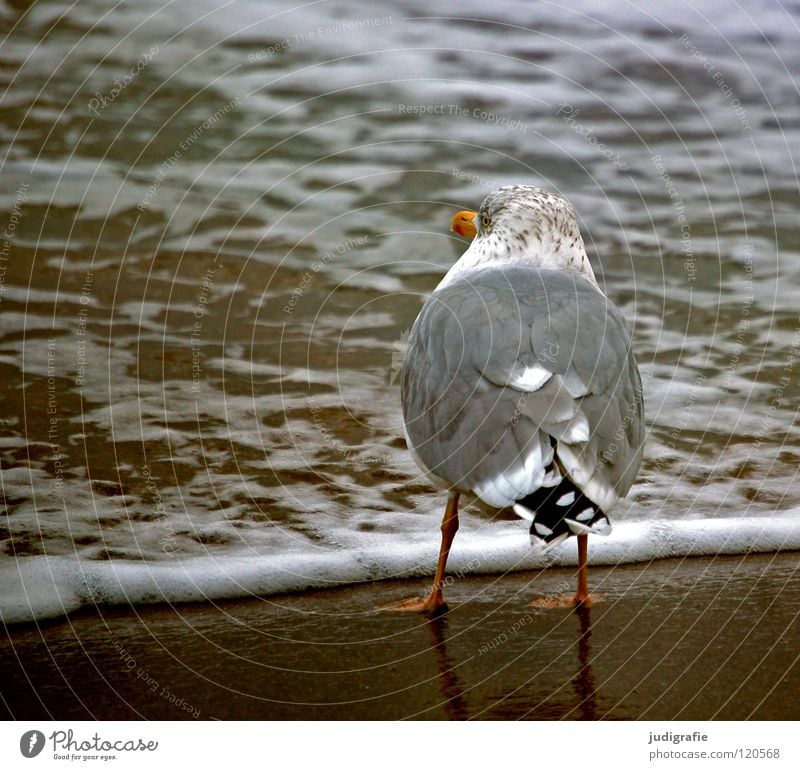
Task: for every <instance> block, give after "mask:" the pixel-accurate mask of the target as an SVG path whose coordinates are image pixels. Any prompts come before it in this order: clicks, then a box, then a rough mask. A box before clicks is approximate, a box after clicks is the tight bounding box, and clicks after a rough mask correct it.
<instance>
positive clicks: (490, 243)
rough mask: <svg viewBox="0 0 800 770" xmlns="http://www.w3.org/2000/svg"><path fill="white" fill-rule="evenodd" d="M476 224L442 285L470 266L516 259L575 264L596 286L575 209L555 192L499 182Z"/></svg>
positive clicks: (517, 261)
mask: <svg viewBox="0 0 800 770" xmlns="http://www.w3.org/2000/svg"><path fill="white" fill-rule="evenodd" d="M475 226H476V227H477V229H478V233H477V235H476V236H475V239H474V240H473V241H472V244H471V245H470V247H469V249H467V251H465V252H464V254H463V255H462V256H461V258H460V259H459V260H458V262H456V264H455V265H453V267H452V268H451V269H450V271H449V272H448V273H447V275H446V276H445V278H444V280H443V281H442V282H441V283H440V284H439V288H441V287H442V286H445V285H447V284H449V283H452V282H453V280H455V279H456V278H460V277H461V276H463V274H464V273H465V272H468V271H472V270H477V269H481V268H484V267H497V266H500V265H512V264H513V265H520V264H524V265H533V266H535V267H546V268H556V269H562V270H572V271H575V272H577V273H580V274H581V275H583V276H584V277H585V278H588V279H589V280H590V281H591V282H592V283H593V284H594V285H595V286H597V280H596V279H595V276H594V272H593V270H592V267H591V265H590V264H589V258H588V257H587V256H586V248H585V246H584V244H583V238H582V237H581V232H580V228H579V227H578V216H577V214H576V213H575V209H574V208H573V207H572V204H571V203H569V202H568V201H566V200H564V198H562V197H560V196H558V195H555V194H554V193H551V192H548V191H547V190H542V189H540V188H538V187H530V186H528V185H510V186H508V187H500V188H499V189H497V190H495V191H494V192H491V193H489V195H487V196H486V198H485V199H484V201H483V203H482V204H481V208H480V211H479V212H478V216H477V217H475Z"/></svg>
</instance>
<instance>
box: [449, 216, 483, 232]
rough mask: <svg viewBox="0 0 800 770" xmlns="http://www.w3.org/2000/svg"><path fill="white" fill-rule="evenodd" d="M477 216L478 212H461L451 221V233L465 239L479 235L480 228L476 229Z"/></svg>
mask: <svg viewBox="0 0 800 770" xmlns="http://www.w3.org/2000/svg"><path fill="white" fill-rule="evenodd" d="M477 216H478V212H477V211H459V212H458V214H456V215H455V216H454V217H453V219H452V220H451V221H450V231H451V232H454V233H458V234H459V235H463V236H464V237H465V238H474V237H475V236H476V235H477V234H478V228H477V227H475V217H477Z"/></svg>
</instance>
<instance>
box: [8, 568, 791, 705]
mask: <svg viewBox="0 0 800 770" xmlns="http://www.w3.org/2000/svg"><path fill="white" fill-rule="evenodd" d="M589 577H590V587H591V588H592V590H593V591H594V592H595V593H597V594H599V595H600V597H599V598H600V600H599V601H598V602H597V604H596V605H595V606H593V607H591V608H587V609H584V610H581V611H576V610H570V609H542V608H541V607H537V606H533V605H532V602H533V601H534V600H535V599H536V598H537V597H542V596H544V597H548V596H553V595H554V594H561V593H564V592H569V591H572V590H574V570H572V569H559V568H548V569H544V570H536V571H531V572H525V573H514V574H507V575H503V576H497V575H495V576H484V577H462V578H459V579H457V580H455V581H454V583H453V584H452V585H450V586H449V587H448V599H449V601H450V602H451V610H450V612H449V613H448V614H447V615H446V616H444V617H443V618H442V619H440V620H438V621H428V620H426V619H424V618H422V617H420V616H417V615H414V614H406V613H397V612H390V611H386V610H383V609H380V607H382V606H384V605H386V604H387V603H389V602H392V601H396V600H399V599H401V598H404V597H407V596H409V595H413V594H419V593H422V592H424V591H425V590H427V588H428V580H427V579H425V580H407V581H384V582H376V583H368V584H363V585H358V586H352V587H347V588H339V589H328V590H324V591H314V592H307V593H303V594H287V595H282V596H273V597H266V598H260V599H259V598H253V599H246V600H236V599H230V600H225V601H220V602H216V603H215V602H207V603H205V604H200V603H193V604H180V605H174V606H169V605H157V606H148V607H128V608H125V607H113V608H107V607H105V608H104V607H97V608H86V609H82V610H81V611H80V612H78V613H76V614H74V615H71V616H70V617H69V618H67V619H66V621H64V620H63V619H62V620H58V621H49V622H46V623H41V624H38V625H37V624H26V625H25V626H17V627H7V626H6V627H4V634H3V636H2V637H0V660H2V661H3V664H2V668H3V682H4V683H5V684H4V685H3V690H2V696H3V701H4V703H5V705H4V706H0V708H2V709H3V712H2V713H3V716H4V717H5V718H16V719H64V718H72V719H88V718H97V719H144V718H147V719H193V718H194V719H226V720H227V719H589V720H597V719H702V720H705V719H748V718H752V719H778V720H782V719H798V718H800V700H798V699H797V695H796V693H797V692H800V665H798V656H797V649H796V642H795V641H794V640H796V639H797V638H798V636H799V635H798V630H800V622H799V621H798V613H797V610H796V607H797V606H798V601H797V600H798V598H800V557H798V554H792V553H790V554H774V555H758V556H747V557H732V556H727V557H713V558H711V557H703V558H692V559H670V560H663V561H659V562H653V563H651V564H648V565H626V566H623V567H595V568H593V569H591V570H590V576H589Z"/></svg>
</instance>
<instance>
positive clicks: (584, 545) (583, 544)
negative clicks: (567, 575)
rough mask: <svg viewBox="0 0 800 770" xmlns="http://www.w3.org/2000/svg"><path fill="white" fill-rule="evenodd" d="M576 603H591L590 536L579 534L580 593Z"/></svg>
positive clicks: (576, 595)
mask: <svg viewBox="0 0 800 770" xmlns="http://www.w3.org/2000/svg"><path fill="white" fill-rule="evenodd" d="M575 604H576V605H582V604H587V605H588V604H589V536H588V535H578V593H577V594H575Z"/></svg>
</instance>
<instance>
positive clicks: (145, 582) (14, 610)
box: [0, 509, 800, 624]
mask: <svg viewBox="0 0 800 770" xmlns="http://www.w3.org/2000/svg"><path fill="white" fill-rule="evenodd" d="M396 537H397V539H398V541H399V540H400V539H401V537H402V535H397V536H396ZM437 550H438V541H434V540H433V539H426V540H424V541H419V542H411V543H409V542H397V543H396V544H389V545H384V546H382V547H379V548H375V549H373V550H369V551H365V550H362V549H355V548H350V549H342V550H320V551H316V552H291V553H284V554H280V555H253V554H252V552H248V553H247V554H241V553H237V554H231V553H228V554H226V555H220V554H209V555H206V556H193V557H189V558H185V559H182V560H175V561H169V562H165V561H157V562H155V561H150V562H147V561H124V560H111V561H88V560H85V559H79V558H77V557H68V556H54V557H48V556H29V557H21V558H19V559H17V560H15V561H13V562H11V563H9V564H6V565H4V566H2V567H0V621H2V622H3V623H5V624H14V623H25V622H31V621H37V620H44V619H48V618H57V617H61V616H66V615H68V614H69V613H71V612H74V611H76V610H78V609H80V608H81V607H86V606H108V605H146V604H157V603H158V604H160V603H168V604H173V603H181V602H197V601H213V600H220V599H235V598H244V597H252V596H270V595H276V594H285V593H293V592H300V591H308V590H317V589H322V588H333V587H336V586H343V585H352V584H356V583H364V582H369V581H374V580H386V579H397V578H408V577H420V576H425V575H432V574H433V571H434V567H435V562H436V555H437ZM795 550H800V509H796V510H793V511H788V512H784V513H781V514H776V515H774V516H770V517H743V518H738V519H730V518H724V519H693V520H686V521H664V520H658V521H650V522H622V523H618V524H616V525H615V526H614V531H613V532H612V534H611V536H610V537H608V538H597V537H595V538H592V540H591V544H590V548H589V554H590V564H594V565H598V566H614V565H623V564H637V563H643V562H649V561H653V560H656V559H665V558H673V557H693V556H715V555H747V554H751V553H772V552H775V553H777V552H780V551H795ZM576 561H577V550H576V546H575V540H574V539H572V540H571V541H570V542H568V543H566V544H564V545H562V546H560V547H559V548H557V549H555V550H554V551H551V552H548V553H543V552H542V551H541V550H539V549H537V548H532V547H531V546H530V545H529V544H528V542H527V537H526V536H524V535H521V533H520V531H519V529H518V528H517V529H514V530H513V531H511V530H503V531H501V532H500V533H499V534H495V535H491V536H490V535H487V534H486V533H485V531H484V532H481V533H470V532H467V533H464V535H463V536H461V535H460V536H459V538H458V539H457V540H456V544H455V547H454V549H453V552H452V553H451V557H450V561H449V564H448V573H449V574H451V575H456V576H462V575H470V574H502V573H504V572H512V571H523V570H530V569H539V568H542V567H571V566H575V564H576Z"/></svg>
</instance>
